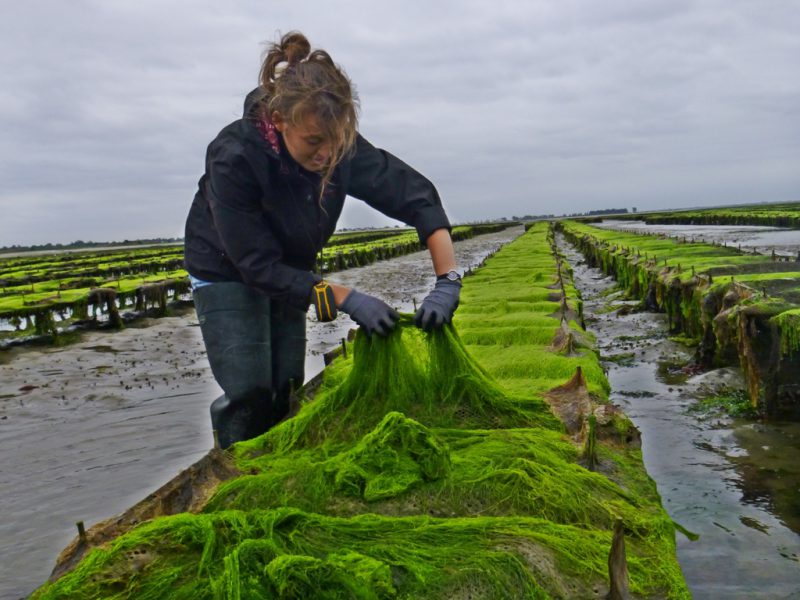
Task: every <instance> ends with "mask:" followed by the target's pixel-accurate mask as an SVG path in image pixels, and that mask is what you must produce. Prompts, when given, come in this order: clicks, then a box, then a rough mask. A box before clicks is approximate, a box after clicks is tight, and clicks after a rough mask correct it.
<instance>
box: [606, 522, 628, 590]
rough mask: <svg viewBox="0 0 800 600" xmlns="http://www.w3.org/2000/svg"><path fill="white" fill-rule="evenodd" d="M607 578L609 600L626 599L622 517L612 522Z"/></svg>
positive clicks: (626, 568)
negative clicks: (609, 586) (609, 584)
mask: <svg viewBox="0 0 800 600" xmlns="http://www.w3.org/2000/svg"><path fill="white" fill-rule="evenodd" d="M608 579H609V581H610V582H611V589H610V590H609V591H608V596H607V597H608V599H609V600H628V599H629V598H630V594H629V592H628V560H627V558H626V556H625V533H624V531H623V526H622V519H619V518H618V519H617V520H616V521H615V522H614V537H613V539H612V541H611V552H609V554H608Z"/></svg>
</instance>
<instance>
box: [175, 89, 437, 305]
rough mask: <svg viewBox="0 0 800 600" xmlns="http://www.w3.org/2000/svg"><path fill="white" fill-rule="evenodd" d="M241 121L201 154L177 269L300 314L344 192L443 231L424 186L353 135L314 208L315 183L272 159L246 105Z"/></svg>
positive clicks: (425, 231) (422, 234)
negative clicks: (250, 291) (238, 285)
mask: <svg viewBox="0 0 800 600" xmlns="http://www.w3.org/2000/svg"><path fill="white" fill-rule="evenodd" d="M255 91H256V90H254V91H253V92H251V93H250V94H249V95H248V100H247V101H246V102H245V113H244V117H243V118H242V119H239V120H237V121H234V122H233V123H231V124H230V125H228V126H227V127H225V128H224V129H223V130H222V131H221V132H220V133H219V135H217V137H216V138H215V139H214V141H212V142H211V144H210V145H209V146H208V150H207V152H206V171H205V173H204V174H203V176H202V177H201V178H200V182H199V189H198V191H197V194H196V195H195V197H194V202H192V207H191V209H190V211H189V216H188V218H187V220H186V243H185V262H186V270H187V271H188V272H189V273H191V274H192V275H193V276H195V277H197V278H199V279H203V280H206V281H214V282H215V281H239V282H242V283H245V284H247V285H252V286H254V287H256V288H258V289H260V290H262V291H263V292H265V293H266V294H268V295H269V296H272V297H278V298H283V299H285V300H286V301H287V302H288V303H289V304H291V305H293V306H296V307H298V308H302V309H306V308H308V305H309V298H310V296H311V288H312V286H313V285H314V284H315V283H316V282H318V281H319V280H320V277H319V275H316V274H314V273H312V269H314V266H315V259H316V256H317V253H318V252H319V251H320V250H321V249H322V247H323V246H324V244H325V243H326V242H327V241H328V239H329V238H330V237H331V235H332V234H333V232H334V230H335V228H336V221H337V219H338V218H339V215H340V214H341V212H342V206H343V204H344V199H345V196H346V195H350V196H353V197H355V198H358V199H360V200H364V201H365V202H366V203H367V204H369V205H370V206H372V207H373V208H375V209H377V210H379V211H380V212H382V213H383V214H385V215H387V216H389V217H392V218H394V219H398V220H400V221H403V222H404V223H406V224H408V225H411V226H413V227H414V228H416V230H417V233H418V235H419V238H420V241H421V242H422V243H423V244H424V243H425V240H426V239H427V238H428V236H429V235H430V234H431V233H433V232H434V231H435V230H437V229H440V228H442V227H445V228H449V227H450V224H449V222H448V220H447V216H446V215H445V213H444V210H443V209H442V204H441V201H440V200H439V194H438V193H437V191H436V188H435V187H434V186H433V184H432V183H431V182H430V181H428V180H427V179H426V178H425V177H423V176H422V175H420V174H419V173H418V172H417V171H415V170H414V169H412V168H411V167H410V166H408V165H407V164H405V163H404V162H402V161H401V160H399V159H398V158H396V157H395V156H392V155H391V154H389V153H388V152H385V151H383V150H379V149H377V148H375V147H374V146H372V144H370V143H369V142H368V141H367V140H365V139H364V138H363V137H361V135H358V138H357V141H356V148H355V152H354V154H352V156H350V157H347V158H344V159H343V160H342V161H341V163H340V164H339V165H338V166H337V167H336V170H335V172H334V175H333V178H332V179H331V182H330V183H329V184H328V186H327V188H326V192H325V195H324V197H323V199H322V202H321V204H322V208H323V209H324V210H321V209H320V201H319V182H320V178H319V176H318V175H316V174H314V173H310V172H308V171H306V170H305V169H303V168H301V167H300V166H299V165H298V164H297V163H296V162H295V161H294V160H293V159H292V158H291V156H290V155H289V153H288V152H287V151H286V148H285V147H284V146H283V140H282V137H281V136H279V138H281V140H280V143H281V149H280V150H281V151H280V152H279V153H276V152H275V151H274V150H273V148H272V146H271V145H270V144H269V142H267V141H266V140H265V139H264V138H263V136H262V134H261V132H260V131H259V130H258V129H257V128H256V126H255V122H254V118H255V117H254V114H255V113H254V106H253V104H252V98H253V97H254V92H255Z"/></svg>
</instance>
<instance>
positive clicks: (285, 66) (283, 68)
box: [271, 56, 308, 82]
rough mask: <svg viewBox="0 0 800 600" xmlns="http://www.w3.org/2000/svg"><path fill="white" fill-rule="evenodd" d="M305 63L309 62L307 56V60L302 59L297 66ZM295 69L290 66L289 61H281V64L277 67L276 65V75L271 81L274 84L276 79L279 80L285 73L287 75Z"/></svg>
mask: <svg viewBox="0 0 800 600" xmlns="http://www.w3.org/2000/svg"><path fill="white" fill-rule="evenodd" d="M304 62H308V56H306V57H305V58H301V59H300V60H298V61H297V63H295V64H299V63H304ZM293 68H294V67H293V66H292V65H290V64H289V61H287V60H282V61H281V62H279V63H278V64H277V65H275V75H273V76H272V79H271V81H273V82H274V81H275V80H276V79H278V78H279V77H280V76H281V75H283V74H284V73H286V71H288V70H291V69H293Z"/></svg>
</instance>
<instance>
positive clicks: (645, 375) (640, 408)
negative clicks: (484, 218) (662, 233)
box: [560, 228, 800, 600]
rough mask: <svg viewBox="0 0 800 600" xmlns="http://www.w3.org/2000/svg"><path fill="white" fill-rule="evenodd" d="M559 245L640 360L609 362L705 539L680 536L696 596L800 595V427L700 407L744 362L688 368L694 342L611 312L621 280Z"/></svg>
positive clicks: (667, 494) (654, 466) (673, 489)
mask: <svg viewBox="0 0 800 600" xmlns="http://www.w3.org/2000/svg"><path fill="white" fill-rule="evenodd" d="M706 229H707V228H706ZM796 233H797V235H798V236H800V232H796ZM560 243H561V247H562V249H563V250H564V251H565V252H566V254H567V256H568V259H569V261H570V262H571V263H572V265H573V267H574V273H575V283H576V287H578V289H579V290H580V291H581V293H582V295H583V299H584V311H585V315H586V321H587V323H588V324H589V330H590V331H592V332H593V333H595V334H596V336H597V339H598V345H599V347H600V352H601V354H602V355H603V356H614V355H617V354H621V353H622V352H623V351H624V352H625V353H631V352H632V353H633V354H634V355H635V357H636V359H635V360H634V361H631V362H625V363H622V364H619V363H617V362H606V363H605V367H606V368H607V370H608V378H609V382H610V383H611V388H612V392H611V396H610V398H611V401H612V402H614V403H615V404H617V405H618V406H620V407H621V408H622V409H623V410H624V411H625V412H626V413H627V414H628V416H630V418H631V419H632V420H633V421H634V423H635V424H636V426H637V427H638V428H639V430H640V431H641V433H642V456H643V459H644V463H645V466H646V468H647V471H648V473H649V474H650V476H651V477H652V478H653V479H654V480H655V481H656V484H657V485H658V490H659V493H660V494H661V498H662V502H663V505H664V507H665V508H666V510H667V511H668V512H669V514H670V516H671V517H672V518H673V519H674V520H675V521H677V522H678V523H680V524H681V525H683V526H684V527H686V528H687V529H688V530H690V531H693V532H695V533H698V534H699V535H700V539H699V540H698V541H695V542H691V541H689V540H687V539H686V538H685V537H684V536H683V535H681V534H677V538H676V541H677V546H678V560H679V561H680V564H681V567H682V569H683V572H684V575H685V577H686V581H687V583H688V584H689V588H690V589H691V591H692V595H693V597H694V598H696V599H714V600H717V599H719V598H726V599H742V600H744V599H747V600H751V599H761V598H763V599H767V598H768V599H775V598H800V564H798V560H799V559H798V552H800V550H799V549H800V461H798V457H799V456H800V423H788V422H776V423H768V424H765V423H758V422H752V421H746V420H740V419H732V418H730V417H726V416H723V415H720V414H708V415H705V416H702V415H698V414H697V413H696V412H693V411H691V410H690V408H691V407H693V406H695V405H696V404H697V401H698V398H699V397H700V396H701V395H702V394H703V393H708V392H710V391H713V390H714V389H717V388H718V387H719V386H723V387H724V386H730V385H735V384H736V382H737V381H738V382H741V376H740V374H738V373H736V371H737V369H731V368H727V369H719V370H717V371H714V372H709V373H702V374H698V375H692V376H690V374H689V373H687V371H686V370H684V369H683V367H684V366H685V365H686V364H687V363H689V361H690V360H691V357H692V350H691V349H689V348H687V347H686V346H683V345H681V344H679V343H676V342H675V341H672V340H670V339H668V335H667V333H666V327H667V325H666V319H665V316H664V315H659V314H649V313H632V314H627V315H620V314H617V311H613V310H612V311H608V307H607V302H608V301H609V299H611V300H613V299H614V295H613V294H609V293H608V290H609V289H610V288H612V287H613V286H614V282H613V280H611V279H610V278H605V277H603V276H602V274H601V273H600V272H599V271H598V270H596V269H589V268H588V267H587V266H586V264H585V262H583V259H582V257H581V256H580V255H579V254H578V253H577V252H575V251H574V250H573V249H572V248H571V247H569V246H568V245H566V244H565V243H564V240H563V239H561V240H560Z"/></svg>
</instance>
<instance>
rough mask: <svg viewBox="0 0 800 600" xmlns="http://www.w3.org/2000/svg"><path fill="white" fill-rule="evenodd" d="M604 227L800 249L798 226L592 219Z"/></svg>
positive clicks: (761, 249) (764, 250)
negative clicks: (790, 227)
mask: <svg viewBox="0 0 800 600" xmlns="http://www.w3.org/2000/svg"><path fill="white" fill-rule="evenodd" d="M592 225H594V226H596V227H602V228H604V229H617V230H619V231H630V232H635V233H651V234H659V233H662V234H665V235H668V236H670V237H676V238H684V237H685V238H686V239H688V240H694V241H696V242H701V241H702V242H708V243H711V242H714V243H717V244H722V243H725V244H727V245H728V246H740V247H741V248H742V250H748V251H750V252H757V253H759V254H770V253H772V251H773V250H774V251H775V254H778V255H780V256H793V257H797V256H798V253H800V229H783V228H780V227H759V226H754V225H655V224H654V225H649V224H647V223H645V222H644V221H619V220H613V219H606V220H604V221H603V222H602V223H592Z"/></svg>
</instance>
